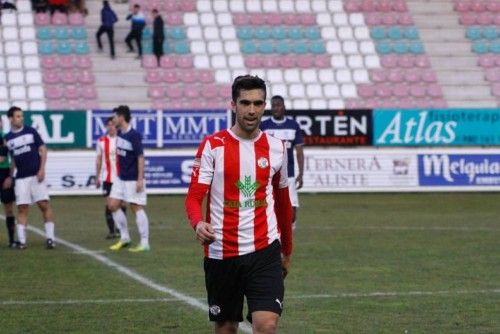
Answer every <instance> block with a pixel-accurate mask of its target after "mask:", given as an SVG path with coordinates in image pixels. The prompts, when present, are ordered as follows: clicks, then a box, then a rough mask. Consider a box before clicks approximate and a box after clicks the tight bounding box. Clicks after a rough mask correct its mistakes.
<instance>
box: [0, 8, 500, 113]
mask: <svg viewBox="0 0 500 334" xmlns="http://www.w3.org/2000/svg"><path fill="white" fill-rule="evenodd" d="M17 3H18V11H17V12H16V11H12V12H5V13H3V15H2V27H1V34H2V42H1V43H0V52H1V54H2V59H1V60H0V68H1V69H2V70H1V71H0V99H1V102H0V103H1V104H2V105H1V107H2V108H3V109H5V107H6V106H8V105H10V104H12V103H16V104H18V105H20V106H22V107H25V108H30V109H44V108H52V109H53V108H64V109H67V108H88V107H101V108H110V107H113V106H115V105H116V104H117V103H127V104H130V105H131V106H133V107H134V108H137V109H146V108H151V107H153V108H173V109H177V108H200V107H201V108H221V107H222V108H224V107H226V106H227V99H228V97H229V95H230V87H229V86H228V85H229V83H230V82H231V80H232V78H234V77H235V76H237V75H239V74H243V73H247V72H251V73H253V74H257V75H259V76H261V77H263V78H265V79H266V80H267V81H268V82H269V87H270V92H269V93H270V94H273V95H274V94H280V95H283V96H284V97H285V100H286V104H287V107H288V108H295V109H308V108H312V109H324V108H373V107H388V108H392V107H401V108H414V107H416V108H427V107H492V106H498V105H500V73H499V70H498V69H499V64H500V31H499V26H500V13H499V5H498V1H497V0H484V1H483V0H481V1H479V0H452V1H444V0H438V1H416V0H407V1H405V0H345V1H340V0H312V1H306V0H293V1H292V0H280V1H277V0H255V1H242V0H232V1H228V0H213V1H209V0H186V1H178V0H165V1H159V0H133V1H129V3H128V4H117V3H112V6H113V8H114V9H115V10H116V12H117V14H118V16H119V18H120V20H119V22H118V23H117V25H116V26H115V44H116V50H117V59H116V60H110V59H109V57H108V56H107V53H106V52H104V53H98V52H97V51H96V50H97V47H96V44H95V37H94V35H95V31H96V30H97V28H98V26H99V23H100V17H99V12H100V8H101V7H100V6H101V3H100V1H89V2H88V10H89V15H88V16H87V17H85V18H84V17H83V16H81V15H80V14H69V15H65V14H61V13H56V14H54V16H53V17H50V15H48V14H41V13H37V14H34V12H32V11H31V5H30V1H28V0H19V1H18V2H17ZM135 3H139V4H141V6H142V7H143V10H144V13H145V14H146V17H147V22H148V27H147V28H146V29H145V30H144V34H143V48H144V53H145V55H144V57H143V59H142V60H141V61H139V60H135V59H134V58H133V56H132V55H130V54H126V53H125V46H124V43H123V40H124V38H125V35H126V33H127V32H128V28H129V24H130V23H129V22H128V21H126V20H125V16H126V15H127V13H128V11H129V9H130V7H131V6H132V5H133V4H135ZM153 8H157V9H158V10H159V11H160V13H161V14H162V16H163V18H164V21H165V27H166V39H165V43H164V46H163V47H164V52H165V55H164V57H163V58H162V59H161V62H160V64H159V66H158V64H157V62H156V60H155V58H154V56H153V55H152V40H151V38H152V36H151V35H152V32H151V9H153ZM105 47H106V44H105Z"/></svg>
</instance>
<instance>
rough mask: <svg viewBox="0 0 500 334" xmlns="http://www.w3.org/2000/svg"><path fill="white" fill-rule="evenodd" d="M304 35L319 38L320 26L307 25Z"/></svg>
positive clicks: (311, 38) (313, 38)
mask: <svg viewBox="0 0 500 334" xmlns="http://www.w3.org/2000/svg"><path fill="white" fill-rule="evenodd" d="M304 37H305V38H307V39H310V40H317V39H320V38H321V32H320V30H319V29H318V27H307V28H305V29H304Z"/></svg>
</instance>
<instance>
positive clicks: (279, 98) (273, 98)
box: [271, 95, 285, 103]
mask: <svg viewBox="0 0 500 334" xmlns="http://www.w3.org/2000/svg"><path fill="white" fill-rule="evenodd" d="M274 100H280V101H281V102H283V103H285V99H284V98H283V96H281V95H274V96H273V97H271V102H272V101H274Z"/></svg>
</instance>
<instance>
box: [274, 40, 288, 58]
mask: <svg viewBox="0 0 500 334" xmlns="http://www.w3.org/2000/svg"><path fill="white" fill-rule="evenodd" d="M275 49H276V52H277V53H279V54H281V55H286V54H289V53H290V49H291V48H290V43H288V42H287V41H279V42H278V43H276V47H275Z"/></svg>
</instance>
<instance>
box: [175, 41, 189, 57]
mask: <svg viewBox="0 0 500 334" xmlns="http://www.w3.org/2000/svg"><path fill="white" fill-rule="evenodd" d="M174 52H175V53H176V54H181V55H185V54H188V53H189V52H190V49H189V44H188V43H187V42H186V41H177V42H175V43H174Z"/></svg>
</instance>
